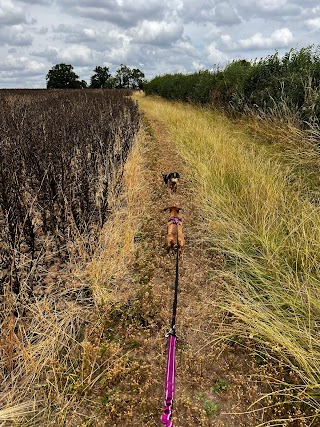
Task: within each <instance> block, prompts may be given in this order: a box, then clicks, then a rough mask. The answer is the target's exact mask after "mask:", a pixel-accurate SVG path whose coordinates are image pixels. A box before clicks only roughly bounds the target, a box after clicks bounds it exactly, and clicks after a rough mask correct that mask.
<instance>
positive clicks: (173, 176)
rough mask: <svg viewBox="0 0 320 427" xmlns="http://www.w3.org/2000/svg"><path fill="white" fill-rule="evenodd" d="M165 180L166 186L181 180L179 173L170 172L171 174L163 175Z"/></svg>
mask: <svg viewBox="0 0 320 427" xmlns="http://www.w3.org/2000/svg"><path fill="white" fill-rule="evenodd" d="M162 177H163V180H164V183H165V184H168V182H169V181H170V182H178V180H179V179H180V174H179V172H169V173H163V174H162Z"/></svg>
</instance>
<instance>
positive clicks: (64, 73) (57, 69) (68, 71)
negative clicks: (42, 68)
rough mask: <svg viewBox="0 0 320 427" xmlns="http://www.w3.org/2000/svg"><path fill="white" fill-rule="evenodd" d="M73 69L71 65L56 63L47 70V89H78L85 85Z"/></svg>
mask: <svg viewBox="0 0 320 427" xmlns="http://www.w3.org/2000/svg"><path fill="white" fill-rule="evenodd" d="M78 79H79V76H77V74H76V73H75V72H74V71H73V66H72V65H67V64H57V65H54V66H53V67H52V68H51V70H49V72H48V74H47V76H46V80H47V88H48V89H79V88H82V87H85V86H86V82H84V80H82V81H80V80H78ZM84 84H85V86H84Z"/></svg>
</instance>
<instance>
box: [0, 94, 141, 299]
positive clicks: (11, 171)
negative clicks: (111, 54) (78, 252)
mask: <svg viewBox="0 0 320 427" xmlns="http://www.w3.org/2000/svg"><path fill="white" fill-rule="evenodd" d="M138 120H139V117H138V112H137V108H136V106H135V104H134V103H133V102H132V101H131V100H129V99H127V98H126V97H125V96H124V94H123V93H119V92H112V91H110V92H101V93H99V92H96V91H93V92H86V93H82V92H81V91H76V92H73V91H71V92H65V91H64V92H48V91H26V92H25V91H21V92H20V91H19V92H17V91H15V92H14V91H12V92H11V91H2V92H1V93H0V127H1V133H2V138H1V142H0V143H1V156H0V222H1V228H0V230H1V231H0V233H1V235H0V237H1V247H0V249H1V251H0V257H1V258H0V262H1V268H2V273H1V279H0V289H1V293H2V294H3V292H4V288H5V287H9V289H10V290H12V291H13V292H14V293H15V294H20V292H24V293H29V292H31V291H33V290H34V288H35V287H37V286H43V285H45V284H46V280H48V278H47V277H46V273H45V272H47V271H48V269H49V268H50V267H52V265H53V264H59V265H61V264H63V263H64V262H65V260H66V259H68V258H70V256H71V255H72V256H73V255H74V254H70V250H71V249H70V247H68V245H69V246H70V241H71V242H72V241H75V239H78V237H79V236H83V235H86V236H87V241H86V244H88V243H89V242H90V239H91V238H92V237H93V236H94V235H95V233H94V229H97V228H101V227H102V226H103V225H104V223H105V221H106V217H107V213H108V200H109V199H108V198H109V197H110V194H112V193H114V192H115V191H118V190H119V185H117V182H118V183H119V182H120V181H121V174H122V167H123V164H124V162H125V160H126V157H127V155H128V152H129V149H130V147H131V144H132V141H133V138H134V135H135V133H136V132H137V129H138ZM82 239H83V237H82Z"/></svg>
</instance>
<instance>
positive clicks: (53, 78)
mask: <svg viewBox="0 0 320 427" xmlns="http://www.w3.org/2000/svg"><path fill="white" fill-rule="evenodd" d="M93 71H94V74H93V75H92V76H91V78H90V86H89V87H90V88H91V89H142V88H143V87H144V84H145V80H144V77H145V76H144V73H143V72H142V71H141V70H139V69H138V68H133V69H131V68H129V67H127V66H126V65H123V64H121V65H120V67H119V68H118V69H117V70H116V73H115V75H114V76H112V75H111V74H110V73H109V68H108V67H100V66H96V67H95V69H94V70H93ZM46 80H47V89H84V88H86V87H87V83H86V82H85V81H84V80H81V81H80V80H79V76H78V75H77V74H76V73H75V72H74V71H73V66H72V65H67V64H57V65H54V66H53V67H52V68H51V70H49V71H48V74H47V76H46Z"/></svg>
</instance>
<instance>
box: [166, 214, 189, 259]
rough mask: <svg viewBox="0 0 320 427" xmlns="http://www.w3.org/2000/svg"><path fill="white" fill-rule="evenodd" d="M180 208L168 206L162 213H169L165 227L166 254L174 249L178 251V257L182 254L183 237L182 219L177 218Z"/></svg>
mask: <svg viewBox="0 0 320 427" xmlns="http://www.w3.org/2000/svg"><path fill="white" fill-rule="evenodd" d="M181 210H182V209H181V208H178V207H177V206H169V207H167V208H165V209H163V211H170V218H169V220H168V225H167V228H168V230H167V236H166V243H167V251H168V253H170V252H173V251H174V250H175V249H176V250H178V254H179V256H180V255H181V254H182V250H183V246H184V237H183V232H182V219H181V218H180V217H179V212H180V211H181Z"/></svg>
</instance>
